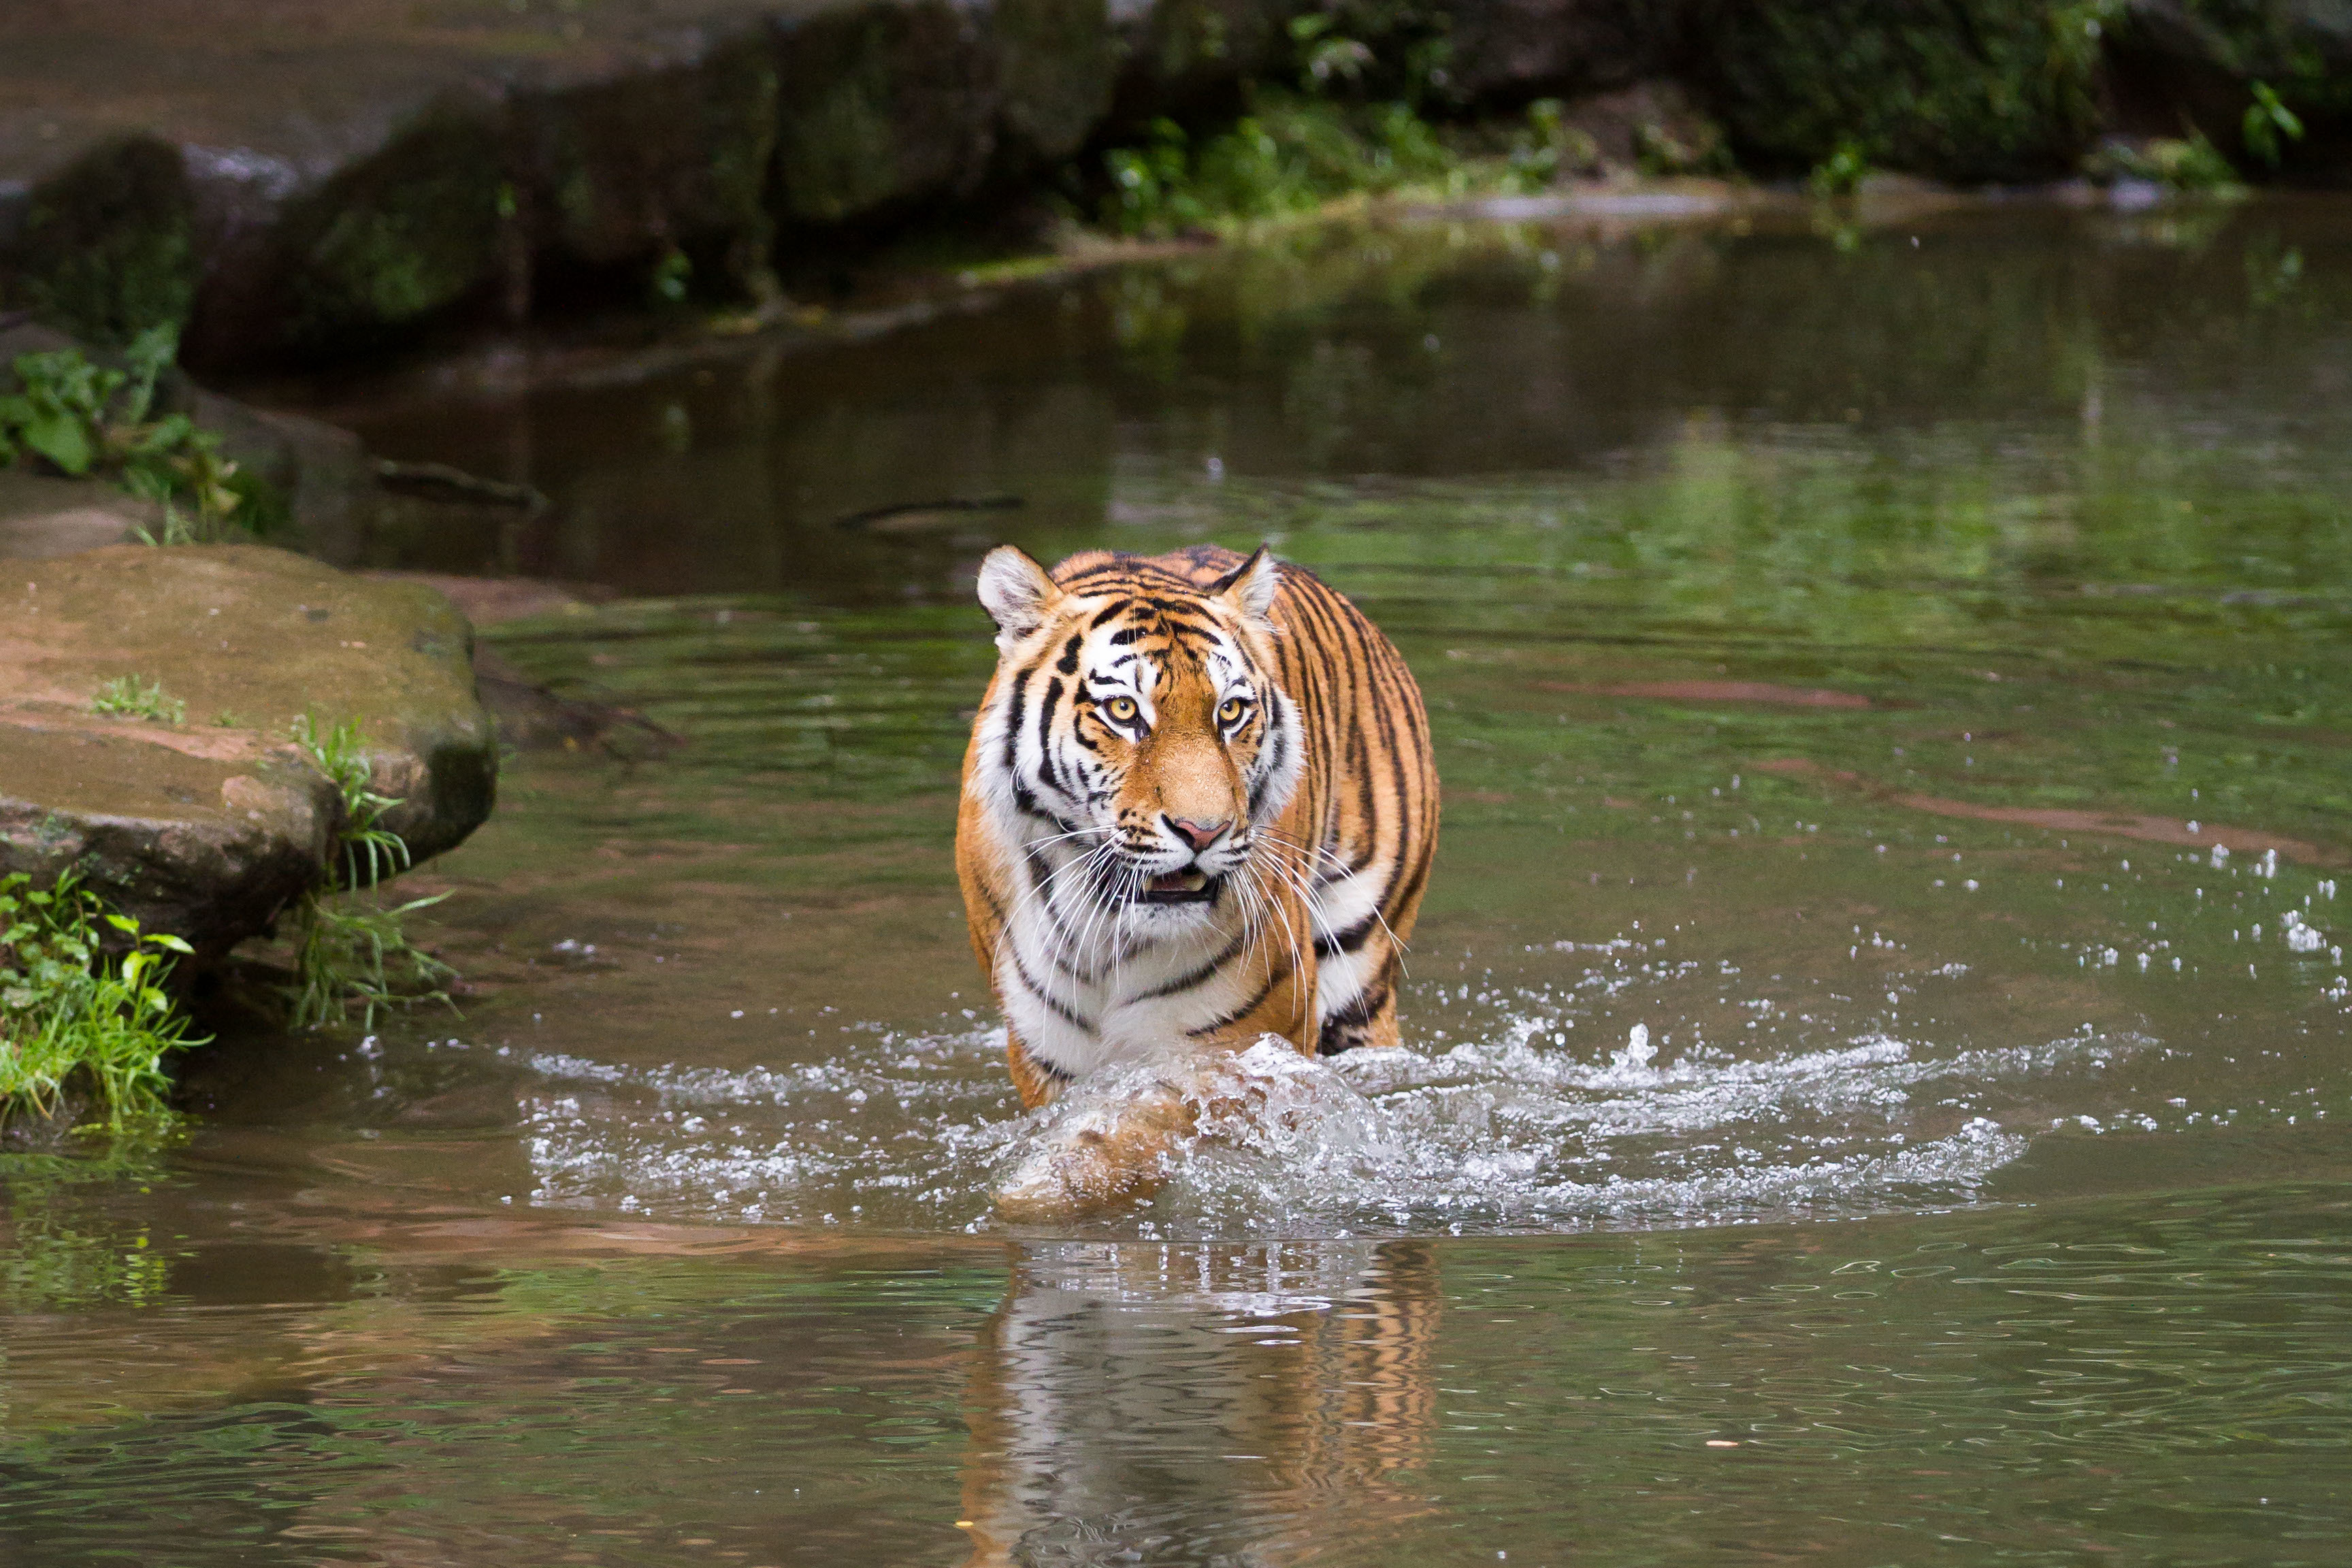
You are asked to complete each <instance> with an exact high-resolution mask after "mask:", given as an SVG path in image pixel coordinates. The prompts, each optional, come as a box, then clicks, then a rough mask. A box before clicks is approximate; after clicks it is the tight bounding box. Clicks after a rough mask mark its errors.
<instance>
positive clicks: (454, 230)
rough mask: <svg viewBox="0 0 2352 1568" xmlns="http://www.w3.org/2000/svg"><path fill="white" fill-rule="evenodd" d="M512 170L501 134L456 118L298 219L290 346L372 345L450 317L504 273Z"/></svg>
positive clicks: (333, 187)
mask: <svg viewBox="0 0 2352 1568" xmlns="http://www.w3.org/2000/svg"><path fill="white" fill-rule="evenodd" d="M507 184H508V182H507V179H506V175H505V166H504V160H503V158H502V157H501V155H500V149H499V145H498V142H497V139H496V137H495V136H494V134H493V133H492V132H491V131H490V130H489V129H488V127H487V126H485V125H482V124H478V123H477V122H475V121H469V120H465V119H460V118H456V117H448V118H442V119H436V120H433V121H427V122H425V123H424V124H422V125H419V126H416V127H414V128H412V129H411V130H410V131H409V132H407V133H406V134H405V135H404V136H402V137H401V138H400V139H399V141H398V142H396V143H395V144H394V146H393V147H391V148H390V149H387V150H386V152H385V153H383V155H382V156H380V157H378V158H375V159H373V160H372V161H370V162H369V163H366V164H365V165H363V166H362V167H360V168H358V169H355V170H353V171H352V172H351V173H350V174H348V175H346V176H345V177H343V178H341V179H339V180H336V181H334V182H333V183H332V184H330V185H328V186H327V187H326V188H325V189H324V190H322V191H320V193H319V194H318V195H315V196H313V197H311V198H310V200H309V201H307V202H305V203H304V204H303V206H302V209H301V210H300V211H299V212H298V213H296V214H293V215H291V216H289V219H288V222H287V233H288V235H289V245H288V249H289V268H290V270H291V274H292V276H291V278H290V279H289V292H290V294H291V302H292V320H291V324H290V327H289V337H290V338H291V339H292V342H291V343H290V345H289V346H292V347H294V348H297V349H298V350H303V351H309V352H314V353H315V352H325V351H330V350H334V349H339V348H345V347H359V346H365V345H367V344H369V343H372V342H376V341H380V340H382V339H384V338H386V337H388V336H390V335H391V334H392V330H393V329H396V328H399V327H402V326H404V325H407V324H408V323H411V322H414V321H417V320H418V319H420V318H422V317H425V316H428V315H431V314H433V313H435V312H436V311H439V310H446V309H447V308H448V307H449V306H451V305H454V304H456V303H457V301H459V300H462V299H464V298H465V297H466V296H467V295H468V294H470V293H472V292H474V291H475V290H476V289H479V288H480V287H482V286H483V285H484V284H485V283H487V282H488V281H489V280H490V279H492V278H493V277H495V276H496V275H497V272H498V269H499V260H500V240H501V233H500V229H501V226H502V224H503V223H504V221H505V219H504V218H503V217H502V216H501V214H500V206H501V201H500V196H501V193H502V191H503V190H504V189H505V188H506V186H507Z"/></svg>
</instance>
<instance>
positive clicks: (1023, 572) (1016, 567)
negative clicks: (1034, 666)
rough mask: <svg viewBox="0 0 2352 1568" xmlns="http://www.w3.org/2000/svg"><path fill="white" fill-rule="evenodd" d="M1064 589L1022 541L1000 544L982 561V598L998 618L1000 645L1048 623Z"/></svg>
mask: <svg viewBox="0 0 2352 1568" xmlns="http://www.w3.org/2000/svg"><path fill="white" fill-rule="evenodd" d="M1061 597H1062V590H1061V588H1060V586H1059V585H1058V584H1055V581H1054V579H1053V578H1052V577H1051V576H1049V575H1047V574H1046V572H1045V568H1044V567H1043V566H1040V565H1038V564H1037V563H1036V562H1035V560H1034V559H1033V558H1032V557H1031V556H1030V554H1029V552H1027V551H1025V550H1023V549H1022V548H1021V547H1020V546H1018V545H1013V544H1000V545H998V546H997V547H996V548H995V549H993V550H992V551H990V552H988V559H987V560H985V561H982V563H980V602H981V605H982V607H983V608H984V609H986V610H987V611H988V613H989V616H990V617H991V618H992V619H993V620H994V621H995V622H996V646H997V648H998V650H999V651H1001V652H1003V653H1011V652H1012V651H1013V645H1014V644H1016V643H1018V642H1019V641H1020V640H1021V639H1022V638H1024V637H1027V636H1028V635H1029V634H1030V633H1031V632H1034V631H1035V630H1036V629H1037V628H1038V627H1039V626H1044V625H1045V617H1046V616H1048V615H1050V614H1052V613H1053V608H1054V606H1055V604H1057V603H1058V602H1059V601H1060V599H1061Z"/></svg>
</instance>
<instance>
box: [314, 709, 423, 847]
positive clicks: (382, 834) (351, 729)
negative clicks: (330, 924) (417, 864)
mask: <svg viewBox="0 0 2352 1568" xmlns="http://www.w3.org/2000/svg"><path fill="white" fill-rule="evenodd" d="M294 743H295V744H296V745H297V746H299V747H300V748H301V749H302V754H303V755H304V756H306V757H308V758H309V759H310V764H311V766H313V767H315V768H317V769H318V770H319V771H320V773H324V774H326V775H327V778H328V780H329V782H331V784H334V786H335V788H336V790H337V791H338V792H339V793H340V794H341V795H342V797H343V829H342V832H341V835H339V836H338V837H337V839H336V844H335V849H336V851H338V852H340V853H341V857H342V861H343V866H342V882H343V885H344V886H346V887H352V888H373V887H374V886H375V885H376V884H377V883H378V882H381V881H383V879H385V878H386V877H389V876H391V875H392V874H393V873H394V872H395V871H404V870H406V869H407V868H408V846H407V845H406V844H405V843H404V842H402V840H401V837H400V835H398V834H397V833H394V832H393V831H392V830H391V829H390V828H387V827H385V826H383V814H384V813H385V812H387V811H390V810H391V809H392V808H393V807H394V806H396V805H399V804H400V802H399V801H398V800H396V799H394V797H392V796H391V795H379V794H377V793H376V792H375V790H374V789H373V788H372V787H371V785H372V784H373V782H374V777H375V764H374V763H372V762H370V761H369V760H368V754H367V746H366V743H365V742H363V741H362V739H361V738H360V726H359V721H358V720H356V719H346V720H344V721H342V722H341V723H340V724H338V725H336V726H335V727H334V728H333V729H331V730H321V729H320V727H319V721H318V720H317V718H316V717H314V716H313V715H311V714H309V713H305V714H303V715H302V716H301V717H300V718H299V719H297V720H295V721H294ZM328 869H329V871H330V873H332V871H333V868H332V867H331V866H330V867H329V868H328Z"/></svg>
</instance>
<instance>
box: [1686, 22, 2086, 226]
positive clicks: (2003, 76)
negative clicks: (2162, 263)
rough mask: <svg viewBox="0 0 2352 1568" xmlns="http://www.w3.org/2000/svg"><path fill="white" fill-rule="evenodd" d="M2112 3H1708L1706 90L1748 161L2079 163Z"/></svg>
mask: <svg viewBox="0 0 2352 1568" xmlns="http://www.w3.org/2000/svg"><path fill="white" fill-rule="evenodd" d="M2122 9H2123V7H2122V5H2121V4H2120V0H2071V3H2067V4H2060V5H2052V4H2050V3H2049V0H1757V3H1751V0H1703V4H1702V5H1701V6H1700V14H1699V16H1698V18H1697V26H1698V27H1699V28H1700V29H1701V31H1702V33H1703V36H1705V37H1706V38H1707V39H1708V40H1709V43H1710V45H1711V47H1710V49H1709V58H1708V65H1707V67H1706V71H1707V74H1708V75H1709V76H1710V77H1711V78H1712V80H1710V81H1709V82H1708V83H1707V85H1708V87H1709V88H1710V89H1711V91H1710V93H1709V96H1710V98H1711V99H1712V100H1713V103H1714V106H1715V108H1716V110H1717V113H1719V114H1720V115H1721V116H1722V117H1723V119H1724V121H1725V123H1726V124H1727V127H1728V128H1729V130H1730V132H1731V133H1732V139H1733V141H1734V142H1735V143H1736V145H1737V147H1738V150H1739V152H1740V153H1741V154H1742V156H1743V159H1744V160H1745V159H1748V158H1752V159H1753V160H1754V161H1755V162H1756V163H1759V164H1761V165H1763V166H1765V167H1768V168H1769V167H1773V166H1778V167H1780V168H1783V169H1789V170H1799V169H1807V168H1811V167H1813V166H1815V165H1818V164H1821V163H1826V162H1829V161H1831V160H1832V159H1833V158H1835V157H1836V156H1837V154H1838V153H1839V152H1840V151H1841V150H1842V149H1845V148H1851V149H1853V151H1854V153H1857V154H1858V155H1859V156H1860V157H1861V158H1863V159H1864V161H1866V162H1867V163H1871V164H1874V165H1876V166H1878V167H1882V168H1890V169H1899V170H1903V171H1906V172H1909V173H1915V174H1929V175H1934V176H1937V177H1939V178H1943V179H1949V180H1959V181H1969V182H1980V181H2001V180H2021V179H2033V178H2040V177H2044V176H2047V175H2050V174H2056V173H2058V172H2060V171H2062V170H2063V169H2064V168H2065V167H2067V166H2068V165H2070V164H2072V163H2074V161H2075V159H2076V157H2077V156H2078V154H2079V153H2080V152H2081V150H2082V148H2083V146H2084V142H2086V141H2087V140H2088V137H2089V135H2090V132H2091V129H2092V127H2093V125H2094V124H2095V121H2096V105H2095V101H2094V91H2093V89H2094V75H2095V70H2096V68H2097V65H2098V60H2099V57H2100V51H2101V47H2102V46H2101V39H2102V38H2103V37H2104V36H2105V32H2106V29H2107V28H2108V27H2109V26H2112V25H2113V24H2114V23H2115V22H2116V20H2117V19H2118V18H2119V17H2120V16H2121V13H2122Z"/></svg>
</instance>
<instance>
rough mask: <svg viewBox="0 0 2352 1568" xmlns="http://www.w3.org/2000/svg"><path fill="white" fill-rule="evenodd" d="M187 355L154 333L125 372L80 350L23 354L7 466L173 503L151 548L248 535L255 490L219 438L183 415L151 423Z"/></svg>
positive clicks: (8, 426)
mask: <svg viewBox="0 0 2352 1568" xmlns="http://www.w3.org/2000/svg"><path fill="white" fill-rule="evenodd" d="M178 352H179V339H178V336H177V334H176V332H175V331H173V329H172V328H169V327H155V328H152V329H151V330H149V331H144V332H142V333H141V334H140V335H139V337H138V338H137V339H136V340H135V341H133V342H132V343H131V347H130V348H129V349H128V350H126V351H125V352H124V354H123V358H124V361H125V363H126V365H127V368H126V369H122V370H114V369H111V368H110V367H107V366H104V365H98V364H92V363H90V362H89V358H88V357H87V356H85V355H84V354H83V353H82V352H81V351H80V350H79V349H58V350H54V351H51V352H48V353H28V354H19V355H17V356H16V365H15V369H16V382H17V390H16V391H15V392H13V393H10V394H8V395H5V396H0V463H15V462H22V461H25V460H26V459H28V458H29V459H34V460H37V461H39V462H42V463H46V464H47V465H48V467H50V468H54V469H56V470H57V471H58V472H59V473H61V474H66V475H68V476H71V477H73V478H77V479H79V478H82V477H85V476H89V475H97V476H100V477H104V478H108V479H113V480H115V481H116V482H117V483H119V484H121V486H122V488H123V489H127V490H129V491H131V494H133V495H136V496H139V497H142V499H145V500H152V501H158V502H162V503H164V505H165V517H164V531H165V538H164V539H163V540H160V541H159V540H156V539H153V538H150V537H148V535H147V533H146V531H145V530H143V529H142V531H141V536H142V538H147V540H148V542H150V543H159V542H162V543H169V542H179V539H180V537H182V536H184V539H185V541H186V542H197V541H210V540H216V539H221V538H226V537H231V536H234V535H236V534H237V533H241V532H244V531H247V529H246V528H245V527H244V526H243V525H244V524H245V523H246V522H247V521H249V514H250V513H251V512H252V511H253V510H254V509H253V507H252V506H251V505H250V504H249V500H250V496H251V493H252V486H251V484H250V483H249V482H246V481H242V480H241V479H240V476H239V475H238V473H237V466H236V463H235V462H233V461H231V460H230V459H228V458H225V457H223V456H222V455H221V451H220V437H218V436H216V435H215V434H213V433H212V432H210V431H207V430H200V429H198V428H197V427H196V425H195V422H194V420H192V419H190V418H189V417H188V416H186V415H184V414H167V415H165V416H163V417H162V418H160V419H150V418H149V417H148V416H149V414H150V413H151V412H152V409H153V407H154V402H155V385H156V382H157V380H158V378H159V377H160V376H161V375H162V374H163V371H164V369H165V368H166V367H168V366H169V365H170V364H171V363H172V361H173V357H174V355H176V354H177V353H178ZM174 503H184V504H186V505H188V506H189V507H191V508H192V509H193V513H194V515H193V520H179V519H176V518H175V517H174V515H173V510H172V508H173V504H174ZM175 531H176V533H175Z"/></svg>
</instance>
